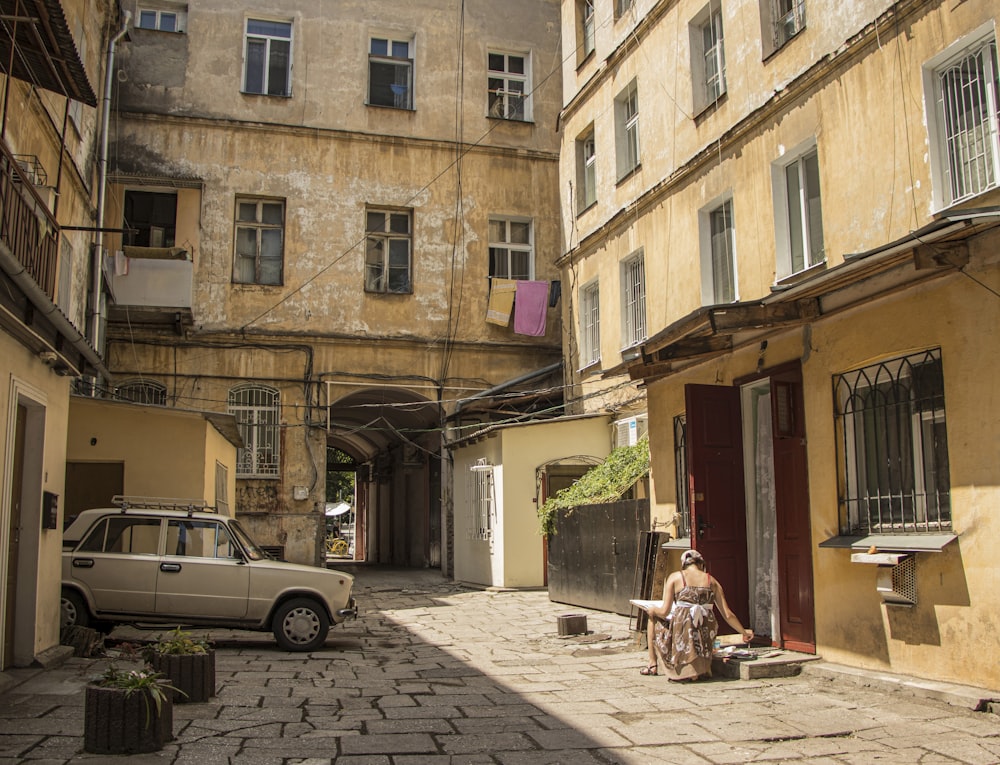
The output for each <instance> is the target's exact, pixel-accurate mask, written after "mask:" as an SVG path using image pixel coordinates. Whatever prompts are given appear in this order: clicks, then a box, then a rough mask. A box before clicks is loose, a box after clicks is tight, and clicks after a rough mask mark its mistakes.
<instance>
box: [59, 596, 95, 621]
mask: <svg viewBox="0 0 1000 765" xmlns="http://www.w3.org/2000/svg"><path fill="white" fill-rule="evenodd" d="M60 608H61V609H62V626H63V627H91V626H93V624H92V622H93V619H91V618H90V611H88V610H87V604H86V603H84V601H83V598H82V597H81V596H80V594H79V593H78V592H74V591H73V590H63V593H62V599H61V600H60Z"/></svg>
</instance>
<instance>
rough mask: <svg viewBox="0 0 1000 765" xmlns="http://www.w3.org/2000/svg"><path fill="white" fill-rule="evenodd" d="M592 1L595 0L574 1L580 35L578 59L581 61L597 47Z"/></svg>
mask: <svg viewBox="0 0 1000 765" xmlns="http://www.w3.org/2000/svg"><path fill="white" fill-rule="evenodd" d="M594 2H595V0H577V2H576V13H577V18H578V19H579V35H580V41H579V46H580V55H579V60H580V61H581V62H582V61H584V60H585V59H586V58H587V57H588V56H590V54H591V53H593V52H594V50H595V49H596V47H597V40H596V31H597V25H596V21H597V17H596V14H595V12H594Z"/></svg>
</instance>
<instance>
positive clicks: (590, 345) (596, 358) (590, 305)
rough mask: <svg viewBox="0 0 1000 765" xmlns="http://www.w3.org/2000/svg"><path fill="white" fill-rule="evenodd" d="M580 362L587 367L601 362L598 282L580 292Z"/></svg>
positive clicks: (599, 293)
mask: <svg viewBox="0 0 1000 765" xmlns="http://www.w3.org/2000/svg"><path fill="white" fill-rule="evenodd" d="M580 341H581V342H580V361H581V362H583V363H582V366H584V367H589V366H590V365H591V364H597V363H598V362H600V360H601V289H600V284H599V283H598V282H596V281H595V282H593V283H591V284H588V285H586V286H585V287H583V289H581V290H580Z"/></svg>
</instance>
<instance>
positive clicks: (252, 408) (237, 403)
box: [229, 385, 281, 478]
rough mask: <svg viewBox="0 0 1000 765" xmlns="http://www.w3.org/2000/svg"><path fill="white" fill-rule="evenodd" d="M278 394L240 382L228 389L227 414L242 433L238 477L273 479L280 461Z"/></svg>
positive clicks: (260, 386)
mask: <svg viewBox="0 0 1000 765" xmlns="http://www.w3.org/2000/svg"><path fill="white" fill-rule="evenodd" d="M279 412H280V402H279V393H278V391H277V390H275V389H274V388H268V387H265V386H262V385H240V386H238V387H236V388H233V389H232V390H231V391H229V413H230V414H232V415H233V416H235V417H236V423H237V425H238V426H239V429H240V435H241V436H243V448H242V449H240V450H239V453H238V454H237V464H236V475H237V477H238V478H272V477H275V476H277V475H278V469H279V466H280V464H281V462H280V454H279V443H280V441H279V438H278V415H279Z"/></svg>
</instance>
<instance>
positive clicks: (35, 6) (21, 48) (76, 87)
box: [0, 0, 97, 106]
mask: <svg viewBox="0 0 1000 765" xmlns="http://www.w3.org/2000/svg"><path fill="white" fill-rule="evenodd" d="M0 21H2V24H0V69H2V71H3V72H4V73H5V74H8V75H11V76H13V77H16V78H17V79H19V80H24V81H25V82H29V83H31V84H32V85H37V86H38V87H40V88H44V89H45V90H50V91H52V92H53V93H58V94H59V95H62V96H66V97H67V98H71V99H73V100H74V101H80V102H81V103H84V104H86V105H87V106H97V97H96V96H95V95H94V89H93V88H92V87H91V85H90V80H89V79H88V78H87V71H86V69H85V68H84V66H83V62H82V61H81V60H80V54H79V52H78V51H77V49H76V43H75V42H74V41H73V35H72V34H70V31H69V25H68V24H67V23H66V16H65V14H64V13H63V8H62V3H61V2H60V0H0ZM12 48H13V56H12V55H11V49H12ZM11 63H12V64H13V66H12V67H11ZM8 68H11V71H9V72H8V71H7V69H8Z"/></svg>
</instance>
